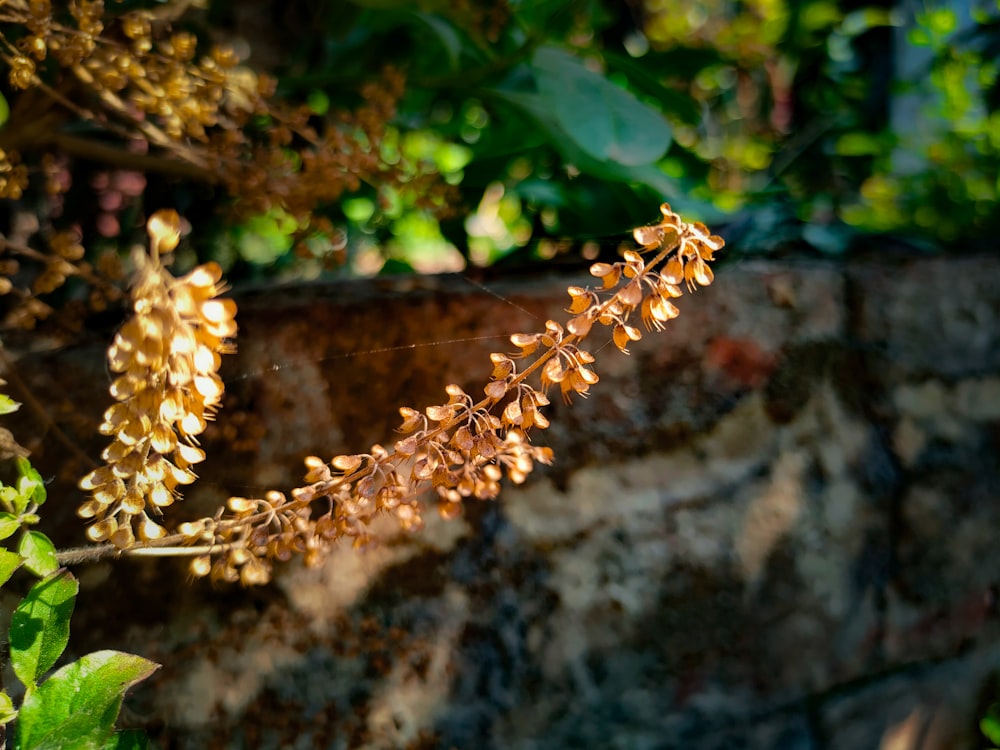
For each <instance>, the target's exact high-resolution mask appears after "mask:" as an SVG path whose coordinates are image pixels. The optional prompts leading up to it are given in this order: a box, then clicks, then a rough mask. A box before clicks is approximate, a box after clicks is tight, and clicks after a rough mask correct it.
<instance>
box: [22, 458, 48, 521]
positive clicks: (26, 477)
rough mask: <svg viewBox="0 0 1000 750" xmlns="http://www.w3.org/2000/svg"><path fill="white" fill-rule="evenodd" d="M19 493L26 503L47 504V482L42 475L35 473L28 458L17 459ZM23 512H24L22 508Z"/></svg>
mask: <svg viewBox="0 0 1000 750" xmlns="http://www.w3.org/2000/svg"><path fill="white" fill-rule="evenodd" d="M17 472H18V474H19V476H18V478H17V492H18V494H19V495H20V496H21V497H22V498H23V499H24V502H25V503H35V504H36V505H41V504H42V503H44V502H45V482H44V481H43V480H42V475H41V474H39V473H38V472H37V471H35V467H34V466H32V465H31V462H30V461H28V459H26V458H18V459H17ZM21 510H24V509H23V508H21Z"/></svg>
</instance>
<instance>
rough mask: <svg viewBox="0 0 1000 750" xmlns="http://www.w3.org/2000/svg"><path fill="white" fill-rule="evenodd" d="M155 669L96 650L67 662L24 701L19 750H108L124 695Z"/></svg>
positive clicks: (146, 662)
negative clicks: (66, 749)
mask: <svg viewBox="0 0 1000 750" xmlns="http://www.w3.org/2000/svg"><path fill="white" fill-rule="evenodd" d="M158 668H159V665H158V664H154V663H153V662H151V661H149V660H148V659H143V658H142V657H140V656H134V655H132V654H123V653H121V652H119V651H97V652H95V653H93V654H87V655H86V656H84V657H82V658H81V659H79V660H78V661H75V662H73V663H72V664H67V665H66V666H65V667H62V668H61V669H59V670H57V671H56V672H55V673H54V674H53V675H52V676H51V677H49V679H47V680H46V681H45V682H44V683H42V684H41V685H40V686H39V687H38V689H37V690H34V691H32V692H30V693H28V695H27V697H26V698H25V699H24V703H23V704H22V705H21V712H20V715H19V717H18V741H19V745H18V747H19V748H20V749H21V750H49V749H50V748H51V750H58V749H59V748H67V747H72V748H79V749H80V750H90V749H91V748H94V750H100V749H101V748H104V747H107V746H108V741H109V740H110V739H111V738H112V732H113V731H114V722H115V719H116V718H117V717H118V711H119V710H120V709H121V704H122V698H123V697H124V695H125V691H126V690H128V689H129V688H130V687H131V686H132V685H134V684H136V683H137V682H139V681H141V680H144V679H146V678H147V677H149V675H151V674H152V673H153V672H155V671H156V670H157V669H158ZM111 747H116V745H111ZM125 747H129V746H128V745H126V746H125ZM133 747H134V746H133Z"/></svg>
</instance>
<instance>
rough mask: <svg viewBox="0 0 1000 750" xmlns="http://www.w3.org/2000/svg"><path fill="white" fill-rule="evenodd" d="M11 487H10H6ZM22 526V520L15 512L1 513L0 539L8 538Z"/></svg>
mask: <svg viewBox="0 0 1000 750" xmlns="http://www.w3.org/2000/svg"><path fill="white" fill-rule="evenodd" d="M5 489H9V488H5ZM20 528H21V521H20V520H18V517H17V516H15V515H14V514H13V513H0V539H7V538H9V537H11V536H13V535H14V533H15V532H16V531H17V530H18V529H20Z"/></svg>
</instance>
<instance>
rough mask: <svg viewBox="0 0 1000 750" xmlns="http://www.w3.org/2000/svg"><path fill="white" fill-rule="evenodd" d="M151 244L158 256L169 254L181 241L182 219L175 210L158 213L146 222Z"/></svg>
mask: <svg viewBox="0 0 1000 750" xmlns="http://www.w3.org/2000/svg"><path fill="white" fill-rule="evenodd" d="M146 231H147V232H149V244H150V247H151V248H152V249H153V252H154V253H155V254H157V255H162V254H166V253H169V252H170V251H172V250H173V249H174V248H175V247H177V243H179V242H180V239H181V217H180V215H179V214H178V213H177V212H176V211H174V210H173V209H164V210H161V211H157V212H156V213H154V214H153V215H152V216H150V217H149V221H147V222H146Z"/></svg>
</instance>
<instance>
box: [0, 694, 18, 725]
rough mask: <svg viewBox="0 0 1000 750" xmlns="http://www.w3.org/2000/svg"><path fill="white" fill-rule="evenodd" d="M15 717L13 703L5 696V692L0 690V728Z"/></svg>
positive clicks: (15, 710)
mask: <svg viewBox="0 0 1000 750" xmlns="http://www.w3.org/2000/svg"><path fill="white" fill-rule="evenodd" d="M16 716H17V709H15V708H14V701H12V700H11V699H10V696H9V695H7V691H6V690H0V726H3V725H4V724H9V723H10V722H11V720H12V719H14V718H15V717H16Z"/></svg>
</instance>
